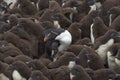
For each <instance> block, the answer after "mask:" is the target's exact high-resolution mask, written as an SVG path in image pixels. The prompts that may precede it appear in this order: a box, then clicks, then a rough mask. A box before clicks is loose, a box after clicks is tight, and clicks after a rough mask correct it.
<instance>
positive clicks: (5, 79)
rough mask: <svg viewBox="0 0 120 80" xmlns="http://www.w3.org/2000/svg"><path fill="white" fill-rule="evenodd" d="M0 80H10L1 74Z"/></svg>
mask: <svg viewBox="0 0 120 80" xmlns="http://www.w3.org/2000/svg"><path fill="white" fill-rule="evenodd" d="M0 80H10V79H9V78H8V77H7V76H5V75H4V74H3V73H1V74H0Z"/></svg>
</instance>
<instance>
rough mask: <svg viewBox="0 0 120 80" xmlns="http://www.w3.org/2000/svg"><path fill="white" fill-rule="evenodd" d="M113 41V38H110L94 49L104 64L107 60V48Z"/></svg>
mask: <svg viewBox="0 0 120 80" xmlns="http://www.w3.org/2000/svg"><path fill="white" fill-rule="evenodd" d="M113 43H114V39H110V40H109V41H108V42H107V43H106V44H103V45H100V46H99V48H98V49H97V50H96V52H97V53H98V55H99V56H100V58H101V60H102V61H103V63H104V64H105V63H106V61H107V52H108V50H109V48H110V47H111V46H112V45H113Z"/></svg>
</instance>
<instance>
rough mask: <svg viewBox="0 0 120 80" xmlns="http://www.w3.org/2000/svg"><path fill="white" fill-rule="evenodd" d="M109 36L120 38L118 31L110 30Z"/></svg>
mask: <svg viewBox="0 0 120 80" xmlns="http://www.w3.org/2000/svg"><path fill="white" fill-rule="evenodd" d="M110 38H113V39H115V38H120V33H118V32H116V31H115V32H112V33H111V34H110Z"/></svg>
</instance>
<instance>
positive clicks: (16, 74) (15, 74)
mask: <svg viewBox="0 0 120 80" xmlns="http://www.w3.org/2000/svg"><path fill="white" fill-rule="evenodd" d="M12 77H13V80H26V79H25V78H23V77H22V76H21V75H20V73H19V72H18V71H17V70H14V71H13V73H12Z"/></svg>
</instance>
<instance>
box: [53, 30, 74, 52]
mask: <svg viewBox="0 0 120 80" xmlns="http://www.w3.org/2000/svg"><path fill="white" fill-rule="evenodd" d="M55 40H59V41H60V46H59V48H58V50H59V51H63V50H66V49H67V48H68V47H69V46H70V44H71V42H72V36H71V34H70V32H69V31H68V30H65V31H64V32H63V33H61V34H60V35H58V36H57V37H56V38H55Z"/></svg>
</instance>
